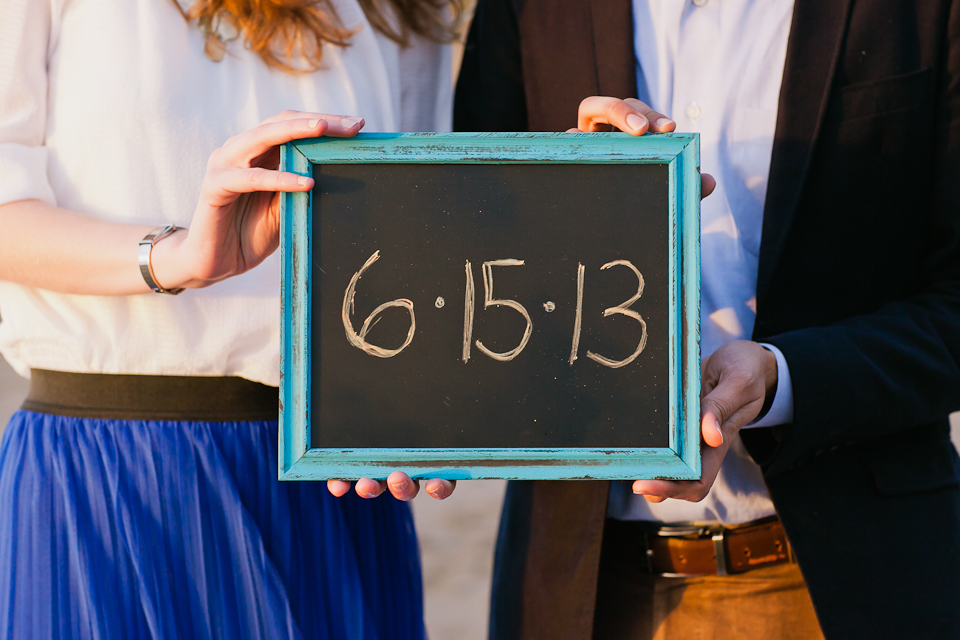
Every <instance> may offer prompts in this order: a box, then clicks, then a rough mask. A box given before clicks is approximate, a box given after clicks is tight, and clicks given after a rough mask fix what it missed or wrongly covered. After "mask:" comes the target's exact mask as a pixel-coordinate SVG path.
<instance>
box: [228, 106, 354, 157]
mask: <svg viewBox="0 0 960 640" xmlns="http://www.w3.org/2000/svg"><path fill="white" fill-rule="evenodd" d="M363 125H364V121H363V118H359V117H356V116H337V115H329V114H323V113H312V114H306V113H297V114H296V117H293V116H291V117H288V118H283V119H278V120H272V119H271V120H265V121H263V122H262V123H260V124H259V125H258V126H256V127H254V128H253V129H251V130H249V131H246V132H244V133H241V134H240V135H237V136H234V137H232V138H230V139H229V140H227V142H226V143H225V144H224V145H223V146H222V147H221V148H219V149H217V150H216V151H214V152H213V154H212V155H211V156H210V164H211V165H213V166H215V167H220V168H224V167H228V166H234V167H236V166H249V163H250V161H251V160H253V159H254V158H258V157H260V156H262V155H263V154H265V153H267V152H268V151H269V150H271V149H272V148H274V147H276V146H278V145H281V144H285V143H287V142H290V141H292V140H299V139H301V138H316V137H318V136H321V135H325V136H330V137H334V138H348V137H350V136H353V135H356V134H357V133H358V132H359V131H360V129H362V128H363Z"/></svg>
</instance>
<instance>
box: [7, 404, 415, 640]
mask: <svg viewBox="0 0 960 640" xmlns="http://www.w3.org/2000/svg"><path fill="white" fill-rule="evenodd" d="M0 634H2V637H3V638H15V639H21V638H22V639H28V640H47V639H54V638H57V639H66V638H69V639H78V640H86V639H91V640H93V639H96V640H114V639H116V640H133V639H137V640H139V639H148V638H149V639H151V640H159V639H164V640H165V639H168V638H169V639H174V638H176V639H178V640H185V639H197V640H207V639H211V640H212V639H224V640H227V639H229V640H284V639H288V638H289V639H300V638H303V639H314V638H316V639H321V638H322V639H324V640H326V639H330V640H340V639H343V640H373V639H378V640H380V639H383V640H388V639H394V638H396V639H398V640H417V639H420V638H423V637H424V636H425V633H424V627H423V603H422V595H421V576H420V561H419V554H418V549H417V542H416V536H415V533H414V528H413V521H412V518H411V514H410V510H409V508H408V506H407V505H406V504H405V503H402V502H399V501H397V500H395V499H393V498H391V497H388V496H381V497H380V498H377V499H374V500H363V499H361V498H359V497H357V496H356V495H355V494H354V493H353V492H351V493H350V494H348V496H345V497H343V498H334V497H333V496H331V495H330V494H329V493H328V492H327V490H326V487H325V486H324V483H319V482H279V481H278V480H277V423H276V422H275V421H274V422H229V423H210V422H154V421H133V420H95V419H80V418H65V417H60V416H52V415H46V414H40V413H33V412H30V411H19V412H17V413H16V414H15V415H14V416H13V418H12V420H11V422H10V424H9V426H8V427H7V429H6V432H5V433H4V436H3V443H2V445H0Z"/></svg>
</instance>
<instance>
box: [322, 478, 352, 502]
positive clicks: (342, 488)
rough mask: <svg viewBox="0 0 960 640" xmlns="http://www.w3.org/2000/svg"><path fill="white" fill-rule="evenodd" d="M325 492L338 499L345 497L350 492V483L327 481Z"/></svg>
mask: <svg viewBox="0 0 960 640" xmlns="http://www.w3.org/2000/svg"><path fill="white" fill-rule="evenodd" d="M327 491H329V492H330V493H332V494H333V495H335V496H336V497H338V498H339V497H341V496H345V495H347V491H350V483H349V482H348V481H346V480H327Z"/></svg>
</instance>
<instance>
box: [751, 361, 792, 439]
mask: <svg viewBox="0 0 960 640" xmlns="http://www.w3.org/2000/svg"><path fill="white" fill-rule="evenodd" d="M760 346H762V347H764V348H766V349H769V350H770V351H771V352H772V353H773V355H774V356H776V358H777V391H776V395H774V396H773V404H772V405H770V410H769V411H767V414H766V415H765V416H763V417H762V418H760V419H759V420H756V421H754V422H751V423H750V424H748V425H746V426H745V427H743V428H744V429H753V428H754V427H772V426H774V425H778V424H789V423H791V422H793V383H792V382H791V381H790V367H789V366H787V359H786V358H784V357H783V354H782V353H781V352H780V349H777V348H776V347H775V346H773V345H772V344H765V343H762V342H761V343H760Z"/></svg>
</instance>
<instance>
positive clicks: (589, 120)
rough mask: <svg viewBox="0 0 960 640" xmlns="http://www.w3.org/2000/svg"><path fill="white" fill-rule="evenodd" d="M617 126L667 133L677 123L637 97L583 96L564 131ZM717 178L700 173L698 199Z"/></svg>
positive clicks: (639, 133) (631, 130)
mask: <svg viewBox="0 0 960 640" xmlns="http://www.w3.org/2000/svg"><path fill="white" fill-rule="evenodd" d="M612 127H616V128H617V129H620V131H623V132H624V133H629V134H630V135H634V136H642V135H643V134H645V133H648V132H650V131H655V132H657V133H670V132H671V131H673V130H675V129H676V128H677V123H676V122H674V121H673V120H671V119H670V118H669V117H667V116H665V115H663V114H662V113H660V112H658V111H654V110H653V109H651V108H650V107H648V106H647V105H646V104H644V103H643V102H640V101H639V100H637V99H636V98H627V99H625V100H621V99H620V98H610V97H607V96H590V97H589V98H584V99H583V101H582V102H581V103H580V108H579V109H578V110H577V126H576V128H574V129H567V133H576V132H596V131H610V129H611V128H612ZM716 186H717V181H716V180H714V179H713V176H711V175H710V174H709V173H704V174H702V175H701V176H700V198H701V199H702V198H706V197H707V196H708V195H710V194H711V193H713V190H714V188H715V187H716Z"/></svg>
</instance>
